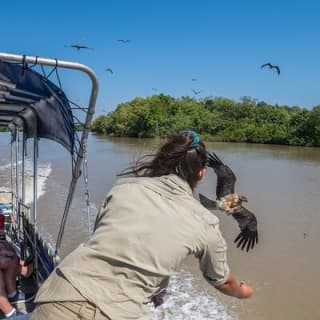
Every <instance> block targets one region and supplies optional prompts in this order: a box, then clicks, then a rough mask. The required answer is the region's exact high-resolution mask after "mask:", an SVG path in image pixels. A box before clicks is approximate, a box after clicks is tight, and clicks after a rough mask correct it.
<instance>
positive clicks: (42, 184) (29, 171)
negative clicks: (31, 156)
mask: <svg viewBox="0 0 320 320" xmlns="http://www.w3.org/2000/svg"><path fill="white" fill-rule="evenodd" d="M9 168H10V164H4V165H1V166H0V183H1V186H0V191H2V192H9V191H10V190H11V187H10V171H9V170H8V169H9ZM51 172H52V165H51V163H50V162H47V163H40V164H39V165H38V183H37V191H38V192H37V193H38V196H37V198H38V199H39V198H40V197H41V196H42V195H44V194H45V192H46V181H47V179H48V177H49V176H50V174H51ZM25 179H26V180H25V188H26V191H25V194H26V197H25V203H26V204H31V203H33V165H32V162H31V161H26V166H25ZM19 184H21V181H19ZM21 194H22V189H21V186H19V195H20V196H21ZM6 197H9V201H11V199H10V195H9V194H2V195H1V199H0V202H7V201H6V199H5V198H6Z"/></svg>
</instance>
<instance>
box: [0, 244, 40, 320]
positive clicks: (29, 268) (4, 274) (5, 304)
mask: <svg viewBox="0 0 320 320" xmlns="http://www.w3.org/2000/svg"><path fill="white" fill-rule="evenodd" d="M29 262H30V261H28V262H27V261H23V260H20V259H19V258H18V256H17V255H16V253H15V251H14V250H13V248H12V247H11V245H10V244H9V243H8V242H7V241H6V240H1V241H0V310H1V311H2V313H3V314H4V315H5V317H6V318H11V317H12V318H13V317H15V316H17V315H19V314H22V313H21V312H20V311H19V310H17V308H16V307H17V305H18V304H19V303H25V302H28V301H29V300H31V299H33V298H34V296H32V295H30V296H29V297H26V295H25V293H24V292H22V291H19V290H17V281H16V279H17V277H18V276H20V275H21V276H23V277H25V278H28V277H29V276H30V275H31V274H32V272H33V264H32V263H30V264H29Z"/></svg>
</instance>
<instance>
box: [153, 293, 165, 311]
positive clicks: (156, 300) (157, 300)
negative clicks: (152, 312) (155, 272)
mask: <svg viewBox="0 0 320 320" xmlns="http://www.w3.org/2000/svg"><path fill="white" fill-rule="evenodd" d="M166 293H167V290H166V289H164V290H162V291H160V292H159V293H158V294H157V295H155V296H153V297H152V302H153V305H154V307H155V308H157V307H159V306H161V305H162V304H163V302H164V296H165V294H166Z"/></svg>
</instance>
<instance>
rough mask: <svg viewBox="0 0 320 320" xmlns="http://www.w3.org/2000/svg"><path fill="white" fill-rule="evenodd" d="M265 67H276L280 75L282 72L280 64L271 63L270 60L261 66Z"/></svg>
mask: <svg viewBox="0 0 320 320" xmlns="http://www.w3.org/2000/svg"><path fill="white" fill-rule="evenodd" d="M264 67H269V68H270V69H276V70H277V73H278V75H279V74H280V68H279V66H276V65H274V64H271V63H269V62H268V63H265V64H263V65H262V66H261V68H264Z"/></svg>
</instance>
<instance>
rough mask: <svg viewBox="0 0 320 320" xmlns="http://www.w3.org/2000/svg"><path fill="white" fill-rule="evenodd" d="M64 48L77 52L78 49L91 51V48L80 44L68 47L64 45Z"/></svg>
mask: <svg viewBox="0 0 320 320" xmlns="http://www.w3.org/2000/svg"><path fill="white" fill-rule="evenodd" d="M65 47H70V48H74V49H77V50H78V51H79V50H80V49H89V50H93V48H89V47H87V46H84V45H81V44H70V45H65Z"/></svg>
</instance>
